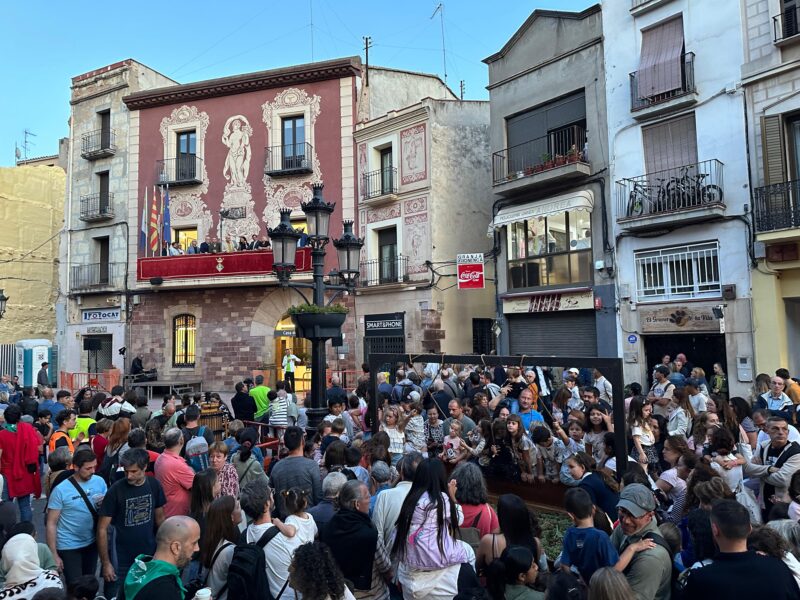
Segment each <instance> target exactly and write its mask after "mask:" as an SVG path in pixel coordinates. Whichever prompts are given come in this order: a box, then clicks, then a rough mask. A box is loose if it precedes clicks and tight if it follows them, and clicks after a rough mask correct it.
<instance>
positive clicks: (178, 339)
mask: <svg viewBox="0 0 800 600" xmlns="http://www.w3.org/2000/svg"><path fill="white" fill-rule="evenodd" d="M195 323H196V321H195V318H194V315H178V316H177V317H175V318H174V319H172V366H173V367H193V366H194V357H195V344H196V341H197V338H196V337H195V332H196V324H195Z"/></svg>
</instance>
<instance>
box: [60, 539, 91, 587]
mask: <svg viewBox="0 0 800 600" xmlns="http://www.w3.org/2000/svg"><path fill="white" fill-rule="evenodd" d="M58 555H59V556H60V557H61V562H63V563H64V579H66V580H67V584H68V585H69V584H70V583H72V582H73V581H75V580H76V579H77V578H78V577H80V576H81V575H94V574H95V572H96V571H97V545H96V544H90V545H89V546H85V547H83V548H75V549H74V550H59V551H58Z"/></svg>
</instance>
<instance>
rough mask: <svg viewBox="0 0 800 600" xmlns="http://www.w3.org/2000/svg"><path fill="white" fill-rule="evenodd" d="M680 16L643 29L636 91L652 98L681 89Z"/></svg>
mask: <svg viewBox="0 0 800 600" xmlns="http://www.w3.org/2000/svg"><path fill="white" fill-rule="evenodd" d="M683 50H684V42H683V18H682V17H680V16H679V17H678V18H676V19H670V20H669V21H666V22H665V23H661V24H659V25H655V26H654V27H650V28H649V29H646V30H644V31H642V53H641V56H640V59H639V71H638V90H637V92H638V94H639V97H640V98H651V97H653V96H657V95H659V94H665V93H667V92H671V91H672V90H677V89H680V87H681V84H682V74H683Z"/></svg>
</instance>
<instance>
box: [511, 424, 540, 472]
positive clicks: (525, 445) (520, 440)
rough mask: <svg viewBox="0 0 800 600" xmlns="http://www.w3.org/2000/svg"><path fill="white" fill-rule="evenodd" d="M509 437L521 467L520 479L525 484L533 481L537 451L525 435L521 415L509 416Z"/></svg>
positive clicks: (516, 459)
mask: <svg viewBox="0 0 800 600" xmlns="http://www.w3.org/2000/svg"><path fill="white" fill-rule="evenodd" d="M506 427H507V428H508V435H509V438H510V441H511V451H512V452H513V453H514V458H515V461H516V463H517V464H518V465H519V470H520V477H522V481H524V482H525V483H530V482H532V481H533V465H534V460H535V455H536V449H535V447H534V445H533V442H531V438H529V437H528V436H527V435H526V434H525V428H524V427H523V425H522V418H520V416H519V415H509V416H508V420H507V421H506Z"/></svg>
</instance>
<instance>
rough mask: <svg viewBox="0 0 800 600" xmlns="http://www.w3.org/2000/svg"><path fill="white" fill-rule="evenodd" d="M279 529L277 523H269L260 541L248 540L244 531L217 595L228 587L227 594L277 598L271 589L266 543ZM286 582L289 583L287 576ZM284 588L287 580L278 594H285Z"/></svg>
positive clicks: (243, 599) (252, 599)
mask: <svg viewBox="0 0 800 600" xmlns="http://www.w3.org/2000/svg"><path fill="white" fill-rule="evenodd" d="M278 533H279V530H278V528H277V527H270V528H269V529H268V530H267V531H266V532H265V533H264V535H262V536H261V537H260V538H259V540H258V541H257V542H255V543H254V544H250V543H248V542H247V529H245V530H244V531H243V532H242V537H241V538H240V540H239V543H238V544H237V545H236V548H234V549H233V556H232V557H231V564H230V566H229V567H228V579H227V581H226V582H225V585H223V586H222V589H220V591H219V592H218V593H217V595H221V594H222V593H223V592H224V591H225V589H226V588H227V590H228V598H236V600H277V599H274V598H273V596H272V593H271V592H270V589H269V580H268V579H267V561H266V559H265V558H264V547H265V546H266V545H267V544H269V543H270V541H271V540H272V538H274V537H275V536H276V535H278ZM286 583H287V584H288V583H289V580H288V579H287V580H286ZM285 589H286V585H285V584H284V586H283V589H282V590H281V592H280V594H278V598H280V597H281V595H283V590H285Z"/></svg>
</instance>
